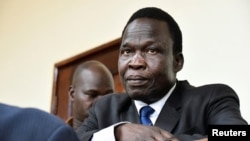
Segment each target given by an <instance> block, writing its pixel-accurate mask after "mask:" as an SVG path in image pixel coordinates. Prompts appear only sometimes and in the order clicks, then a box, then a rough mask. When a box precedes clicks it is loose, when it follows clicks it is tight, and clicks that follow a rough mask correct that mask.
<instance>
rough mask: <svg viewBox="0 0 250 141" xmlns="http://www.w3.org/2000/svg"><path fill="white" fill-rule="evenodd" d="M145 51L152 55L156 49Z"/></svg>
mask: <svg viewBox="0 0 250 141" xmlns="http://www.w3.org/2000/svg"><path fill="white" fill-rule="evenodd" d="M147 53H148V54H152V55H153V54H156V53H157V50H155V49H148V50H147Z"/></svg>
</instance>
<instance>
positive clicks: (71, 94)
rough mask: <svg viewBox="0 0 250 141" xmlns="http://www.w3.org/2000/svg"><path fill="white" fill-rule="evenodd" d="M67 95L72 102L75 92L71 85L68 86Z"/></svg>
mask: <svg viewBox="0 0 250 141" xmlns="http://www.w3.org/2000/svg"><path fill="white" fill-rule="evenodd" d="M68 94H69V98H70V100H71V101H74V97H75V90H74V86H73V85H70V87H69V91H68Z"/></svg>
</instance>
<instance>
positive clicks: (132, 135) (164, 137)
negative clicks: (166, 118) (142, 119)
mask: <svg viewBox="0 0 250 141" xmlns="http://www.w3.org/2000/svg"><path fill="white" fill-rule="evenodd" d="M115 138H116V140H117V141H179V140H178V139H177V138H176V137H175V136H174V135H173V134H171V133H170V132H167V131H165V130H163V129H161V128H159V127H156V126H145V125H141V124H134V123H126V124H121V125H119V126H117V127H116V128H115Z"/></svg>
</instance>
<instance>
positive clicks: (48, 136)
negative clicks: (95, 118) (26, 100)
mask: <svg viewBox="0 0 250 141" xmlns="http://www.w3.org/2000/svg"><path fill="white" fill-rule="evenodd" d="M0 140H1V141H78V138H77V135H76V133H75V132H74V130H73V129H72V128H71V127H70V126H68V125H67V124H66V123H64V121H62V120H61V119H59V118H58V117H56V116H54V115H52V114H49V113H46V112H44V111H41V110H39V109H34V108H20V107H15V106H11V105H6V104H1V103H0Z"/></svg>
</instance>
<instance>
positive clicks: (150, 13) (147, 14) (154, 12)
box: [122, 7, 182, 54]
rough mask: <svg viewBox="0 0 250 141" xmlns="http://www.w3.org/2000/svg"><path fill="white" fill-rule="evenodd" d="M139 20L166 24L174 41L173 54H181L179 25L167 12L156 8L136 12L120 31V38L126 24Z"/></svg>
mask: <svg viewBox="0 0 250 141" xmlns="http://www.w3.org/2000/svg"><path fill="white" fill-rule="evenodd" d="M139 18H151V19H157V20H161V21H164V22H166V23H167V25H168V27H169V30H170V34H171V37H172V39H173V41H174V45H173V47H174V48H173V51H174V53H175V54H177V53H179V52H182V33H181V30H180V28H179V25H178V24H177V22H176V21H175V20H174V18H173V17H172V16H171V15H169V14H168V13H167V12H165V11H163V10H161V9H159V8H156V7H146V8H142V9H139V10H138V11H136V12H135V13H134V14H133V15H132V16H131V17H130V19H129V20H128V22H127V24H126V25H125V27H124V29H123V31H122V37H123V34H124V32H125V30H126V28H127V26H128V24H130V23H131V22H133V21H134V20H135V19H139Z"/></svg>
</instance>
